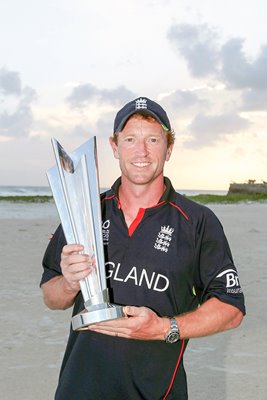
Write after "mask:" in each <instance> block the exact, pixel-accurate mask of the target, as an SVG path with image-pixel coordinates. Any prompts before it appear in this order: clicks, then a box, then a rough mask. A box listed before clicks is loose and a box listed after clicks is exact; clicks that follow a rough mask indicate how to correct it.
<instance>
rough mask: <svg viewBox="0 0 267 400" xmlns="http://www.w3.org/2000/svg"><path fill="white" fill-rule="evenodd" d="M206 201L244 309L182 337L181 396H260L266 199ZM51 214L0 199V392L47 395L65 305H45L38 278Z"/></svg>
mask: <svg viewBox="0 0 267 400" xmlns="http://www.w3.org/2000/svg"><path fill="white" fill-rule="evenodd" d="M210 208H212V209H213V210H214V211H215V213H216V214H217V215H218V217H219V218H220V220H221V222H222V223H223V226H224V229H225V232H226V234H227V237H228V240H229V242H230V245H231V249H232V252H233V256H234V259H235V263H236V265H237V268H238V271H239V276H240V280H241V283H242V286H243V290H244V292H245V296H246V306H247V316H246V317H245V319H244V322H243V323H242V325H241V326H240V327H239V328H238V329H236V330H233V331H228V332H225V333H223V334H218V335H215V336H213V337H209V338H201V339H194V340H191V341H190V343H189V346H188V349H187V352H186V355H185V365H186V369H187V374H188V385H189V399H190V400H191V399H198V400H204V399H205V400H206V399H216V400H238V399H242V400H244V399H249V400H251V399H253V400H264V399H267V393H266V390H267V380H266V377H267V362H266V357H267V340H266V332H267V329H266V328H267V313H266V309H267V294H266V289H267V286H266V280H267V278H266V276H267V274H266V267H267V262H266V260H267V229H266V226H267V204H240V205H212V206H210ZM58 221H59V220H58V217H57V213H56V211H55V209H54V206H53V205H52V204H40V205H39V204H32V205H31V204H19V205H14V204H11V203H2V204H1V203H0V223H1V232H0V244H1V281H0V282H1V283H0V294H1V303H0V318H1V324H0V330H1V332H0V333H1V334H0V348H1V352H0V360H1V363H0V393H1V398H2V399H8V400H15V399H16V400H17V399H18V398H19V399H22V400H36V399H38V400H50V399H51V400H52V399H53V396H54V391H55V387H56V384H57V379H58V373H59V368H60V365H61V361H62V357H63V354H64V349H65V345H66V340H67V335H68V330H69V325H70V310H67V311H51V310H49V309H47V308H46V307H45V305H44V304H43V301H42V293H41V290H40V289H39V281H40V276H41V273H42V267H41V259H42V256H43V252H44V250H45V248H46V245H47V242H48V237H49V235H50V233H51V232H53V231H54V229H55V228H56V226H57V224H58ZM118 400H122V399H118ZM151 400H153V399H151Z"/></svg>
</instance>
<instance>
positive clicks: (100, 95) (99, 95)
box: [67, 83, 135, 108]
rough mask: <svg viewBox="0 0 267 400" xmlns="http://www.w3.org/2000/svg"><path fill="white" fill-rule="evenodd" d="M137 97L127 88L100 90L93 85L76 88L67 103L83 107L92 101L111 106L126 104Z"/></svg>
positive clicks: (86, 84) (87, 84)
mask: <svg viewBox="0 0 267 400" xmlns="http://www.w3.org/2000/svg"><path fill="white" fill-rule="evenodd" d="M134 97H135V95H134V93H133V92H131V91H130V90H128V89H127V88H126V87H125V86H118V87H117V88H115V89H99V88H97V87H96V86H94V85H92V84H91V83H85V84H82V85H78V86H76V87H75V88H74V89H73V90H72V93H71V94H70V96H68V97H67V102H68V103H69V104H70V106H71V107H73V108H75V107H83V106H86V105H87V104H89V103H90V102H91V101H97V102H105V103H111V104H114V103H115V104H116V105H118V104H124V103H127V102H128V101H130V100H132V99H133V98H134Z"/></svg>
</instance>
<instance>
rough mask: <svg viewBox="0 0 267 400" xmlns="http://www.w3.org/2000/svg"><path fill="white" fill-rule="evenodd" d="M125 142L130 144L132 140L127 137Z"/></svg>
mask: <svg viewBox="0 0 267 400" xmlns="http://www.w3.org/2000/svg"><path fill="white" fill-rule="evenodd" d="M125 141H126V142H128V143H132V142H133V141H134V139H133V138H132V137H127V138H126V139H125Z"/></svg>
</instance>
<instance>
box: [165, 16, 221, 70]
mask: <svg viewBox="0 0 267 400" xmlns="http://www.w3.org/2000/svg"><path fill="white" fill-rule="evenodd" d="M168 39H169V40H170V42H171V43H172V44H173V45H174V48H175V49H176V50H177V51H178V52H179V54H181V55H182V56H183V57H184V58H185V60H186V62H187V65H188V68H189V71H190V72H191V73H192V75H193V76H195V77H204V76H207V75H209V74H214V73H216V71H217V68H218V62H219V58H218V57H219V49H218V44H217V32H216V31H215V30H214V29H211V28H209V27H208V25H206V24H201V25H190V24H177V25H173V26H172V27H171V28H170V29H169V32H168Z"/></svg>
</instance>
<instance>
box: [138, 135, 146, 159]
mask: <svg viewBox="0 0 267 400" xmlns="http://www.w3.org/2000/svg"><path fill="white" fill-rule="evenodd" d="M137 151H138V154H141V155H147V154H148V146H147V142H146V140H145V139H139V140H138V141H137Z"/></svg>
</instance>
